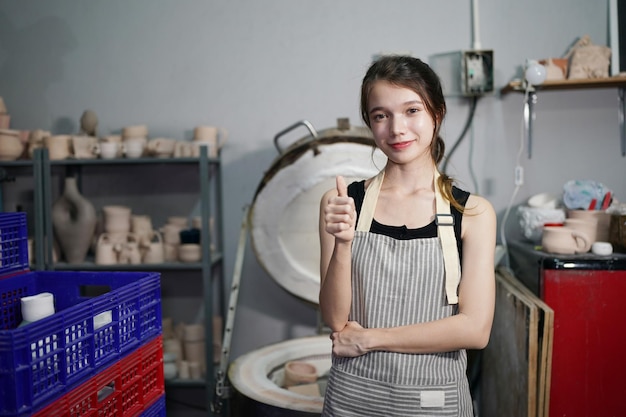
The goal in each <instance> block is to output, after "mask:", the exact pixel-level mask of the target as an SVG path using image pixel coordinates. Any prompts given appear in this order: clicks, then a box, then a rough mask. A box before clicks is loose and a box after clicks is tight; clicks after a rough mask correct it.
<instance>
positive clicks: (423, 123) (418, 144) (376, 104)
mask: <svg viewBox="0 0 626 417" xmlns="http://www.w3.org/2000/svg"><path fill="white" fill-rule="evenodd" d="M368 116H369V121H370V127H371V130H372V133H373V135H374V139H375V140H376V145H377V146H378V147H379V148H380V149H381V150H382V151H383V152H384V153H385V154H386V155H387V157H388V158H389V159H390V160H392V161H394V162H396V163H403V162H404V163H406V162H409V161H410V160H413V159H415V158H418V157H422V156H423V155H427V156H428V157H429V158H430V145H431V143H432V141H433V135H434V131H435V124H434V121H433V117H432V116H431V115H430V114H429V113H428V110H427V109H426V106H425V105H424V102H423V100H422V98H421V97H420V96H419V94H417V93H416V92H415V91H413V90H411V89H409V88H406V87H401V86H397V85H394V84H391V83H389V82H387V81H376V82H375V83H374V85H373V86H372V89H371V91H370V94H369V97H368Z"/></svg>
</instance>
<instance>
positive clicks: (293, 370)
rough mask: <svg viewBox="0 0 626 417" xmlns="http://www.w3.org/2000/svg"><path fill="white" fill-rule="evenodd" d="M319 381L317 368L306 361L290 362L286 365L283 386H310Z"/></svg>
mask: <svg viewBox="0 0 626 417" xmlns="http://www.w3.org/2000/svg"><path fill="white" fill-rule="evenodd" d="M315 381H317V368H316V367H315V365H313V364H311V363H309V362H304V361H290V362H287V363H286V364H285V377H284V380H283V386H285V387H291V386H294V385H300V384H310V383H313V382H315Z"/></svg>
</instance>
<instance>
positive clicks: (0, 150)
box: [0, 129, 24, 161]
mask: <svg viewBox="0 0 626 417" xmlns="http://www.w3.org/2000/svg"><path fill="white" fill-rule="evenodd" d="M23 152H24V144H23V143H22V141H21V140H20V132H19V131H17V130H10V129H0V161H15V160H16V159H18V158H19V157H20V156H21V155H22V153H23Z"/></svg>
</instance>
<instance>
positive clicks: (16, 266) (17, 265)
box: [0, 212, 28, 276]
mask: <svg viewBox="0 0 626 417" xmlns="http://www.w3.org/2000/svg"><path fill="white" fill-rule="evenodd" d="M26 226H27V224H26V213H24V212H19V213H0V276H5V275H9V274H11V273H14V272H18V271H24V270H26V269H28V229H27V227H26Z"/></svg>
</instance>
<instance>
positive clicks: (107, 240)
mask: <svg viewBox="0 0 626 417" xmlns="http://www.w3.org/2000/svg"><path fill="white" fill-rule="evenodd" d="M95 261H96V265H115V264H117V253H116V252H115V243H114V242H112V241H111V237H110V236H109V234H108V233H102V234H100V236H99V237H98V243H97V244H96V260H95Z"/></svg>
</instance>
